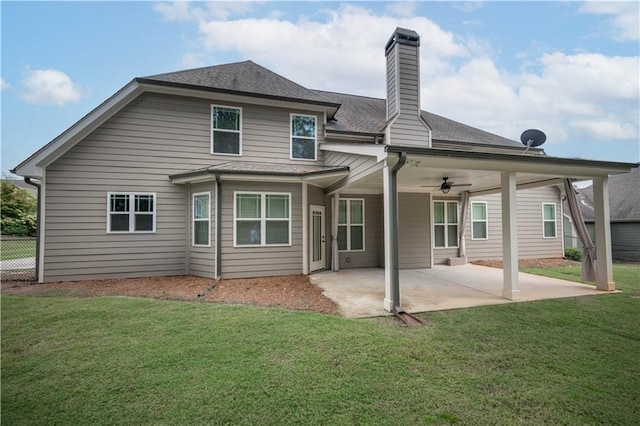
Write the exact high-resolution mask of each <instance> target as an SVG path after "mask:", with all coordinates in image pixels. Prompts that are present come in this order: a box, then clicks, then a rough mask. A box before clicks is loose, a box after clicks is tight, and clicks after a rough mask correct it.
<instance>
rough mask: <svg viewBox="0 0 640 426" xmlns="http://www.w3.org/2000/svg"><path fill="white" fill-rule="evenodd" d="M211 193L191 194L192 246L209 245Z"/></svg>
mask: <svg viewBox="0 0 640 426" xmlns="http://www.w3.org/2000/svg"><path fill="white" fill-rule="evenodd" d="M210 228H211V193H210V192H200V193H197V194H193V245H194V246H205V247H209V246H210V245H211V232H210Z"/></svg>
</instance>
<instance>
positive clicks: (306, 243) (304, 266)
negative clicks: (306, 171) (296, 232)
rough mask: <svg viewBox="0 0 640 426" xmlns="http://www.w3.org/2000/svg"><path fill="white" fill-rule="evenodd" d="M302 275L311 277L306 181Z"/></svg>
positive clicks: (304, 190)
mask: <svg viewBox="0 0 640 426" xmlns="http://www.w3.org/2000/svg"><path fill="white" fill-rule="evenodd" d="M302 273H303V274H304V275H309V205H308V203H307V182H305V181H302Z"/></svg>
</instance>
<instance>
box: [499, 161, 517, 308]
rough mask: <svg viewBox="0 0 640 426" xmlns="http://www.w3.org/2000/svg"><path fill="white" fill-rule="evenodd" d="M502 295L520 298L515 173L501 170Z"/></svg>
mask: <svg viewBox="0 0 640 426" xmlns="http://www.w3.org/2000/svg"><path fill="white" fill-rule="evenodd" d="M501 181H502V182H501V183H502V263H503V270H502V271H503V284H502V297H504V298H505V299H509V300H518V299H519V298H520V289H519V285H518V223H517V218H516V212H517V196H516V174H515V173H514V172H502V174H501Z"/></svg>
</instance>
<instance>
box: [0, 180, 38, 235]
mask: <svg viewBox="0 0 640 426" xmlns="http://www.w3.org/2000/svg"><path fill="white" fill-rule="evenodd" d="M1 195H2V205H1V206H0V207H1V213H0V217H1V219H0V225H1V228H0V231H1V232H2V234H3V235H19V236H31V237H33V236H35V235H36V227H37V219H36V214H37V212H36V209H37V203H36V199H35V197H34V196H33V195H31V194H29V192H28V191H26V190H24V189H20V188H18V187H16V186H15V185H14V184H13V183H11V182H10V181H8V180H4V179H3V180H2V188H1Z"/></svg>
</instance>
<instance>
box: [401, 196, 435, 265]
mask: <svg viewBox="0 0 640 426" xmlns="http://www.w3.org/2000/svg"><path fill="white" fill-rule="evenodd" d="M429 204H430V201H429V194H410V193H400V194H399V195H398V216H399V217H398V223H399V226H398V262H399V267H400V269H413V268H430V267H431V254H430V247H431V232H430V230H429V224H430V223H431V219H430V210H431V209H430V207H429Z"/></svg>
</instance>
